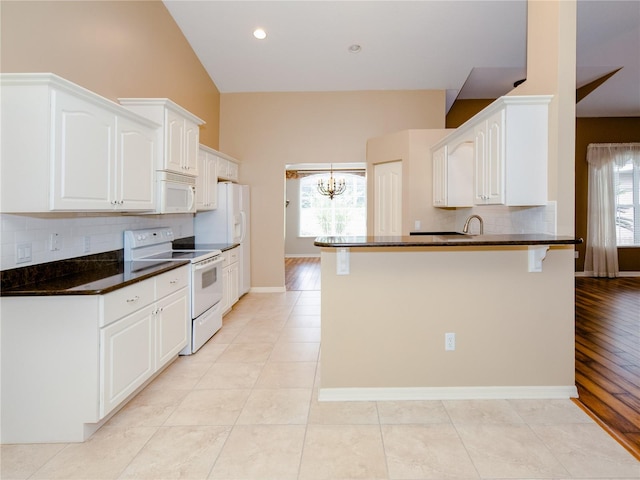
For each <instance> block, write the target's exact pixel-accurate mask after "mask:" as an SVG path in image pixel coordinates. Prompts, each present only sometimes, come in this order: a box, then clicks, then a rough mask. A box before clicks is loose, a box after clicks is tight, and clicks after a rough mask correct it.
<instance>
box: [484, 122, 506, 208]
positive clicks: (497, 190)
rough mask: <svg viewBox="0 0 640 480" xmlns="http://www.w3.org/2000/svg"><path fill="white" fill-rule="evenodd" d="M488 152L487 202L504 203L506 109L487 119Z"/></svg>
mask: <svg viewBox="0 0 640 480" xmlns="http://www.w3.org/2000/svg"><path fill="white" fill-rule="evenodd" d="M486 148H487V153H486V157H485V177H486V180H485V185H486V191H485V194H486V196H487V203H491V204H502V203H504V190H505V183H504V168H505V144H504V110H500V111H499V112H496V113H495V114H494V115H492V116H491V117H489V118H488V119H487V145H486Z"/></svg>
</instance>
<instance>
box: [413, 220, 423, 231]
mask: <svg viewBox="0 0 640 480" xmlns="http://www.w3.org/2000/svg"><path fill="white" fill-rule="evenodd" d="M421 228H422V222H421V221H420V220H416V221H415V222H413V229H414V230H420V229H421Z"/></svg>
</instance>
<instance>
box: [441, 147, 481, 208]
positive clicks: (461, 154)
mask: <svg viewBox="0 0 640 480" xmlns="http://www.w3.org/2000/svg"><path fill="white" fill-rule="evenodd" d="M473 149H474V146H473V141H472V140H470V141H461V142H460V143H458V144H456V145H453V146H452V147H450V148H449V147H448V148H447V155H446V162H445V165H446V167H445V168H446V175H445V176H446V200H445V201H446V205H447V206H448V207H472V206H473Z"/></svg>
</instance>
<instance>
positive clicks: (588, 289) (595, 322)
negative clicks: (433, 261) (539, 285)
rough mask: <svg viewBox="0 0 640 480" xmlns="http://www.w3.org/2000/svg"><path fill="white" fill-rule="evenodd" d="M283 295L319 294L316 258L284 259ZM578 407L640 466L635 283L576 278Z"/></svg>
mask: <svg viewBox="0 0 640 480" xmlns="http://www.w3.org/2000/svg"><path fill="white" fill-rule="evenodd" d="M285 281H286V287H287V290H319V289H320V259H319V258H287V259H285ZM575 295H576V327H575V328H576V385H577V388H578V395H579V398H578V399H577V401H576V403H578V404H579V405H580V406H581V407H582V408H583V409H585V411H587V413H589V414H590V415H591V416H592V417H593V418H594V419H595V420H596V421H597V422H598V423H599V424H600V425H601V426H602V427H603V428H604V429H605V430H607V431H608V432H609V433H610V434H611V435H612V436H613V437H615V438H616V439H617V440H618V441H619V442H620V443H621V444H622V445H624V446H625V448H627V450H629V451H630V452H631V453H632V454H633V455H634V456H635V457H636V458H638V460H640V278H616V279H600V278H587V277H577V278H576V293H575Z"/></svg>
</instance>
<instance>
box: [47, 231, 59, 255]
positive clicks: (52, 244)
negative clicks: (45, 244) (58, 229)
mask: <svg viewBox="0 0 640 480" xmlns="http://www.w3.org/2000/svg"><path fill="white" fill-rule="evenodd" d="M61 248H62V237H60V234H58V233H50V234H49V250H50V251H52V252H57V251H58V250H60V249H61Z"/></svg>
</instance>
